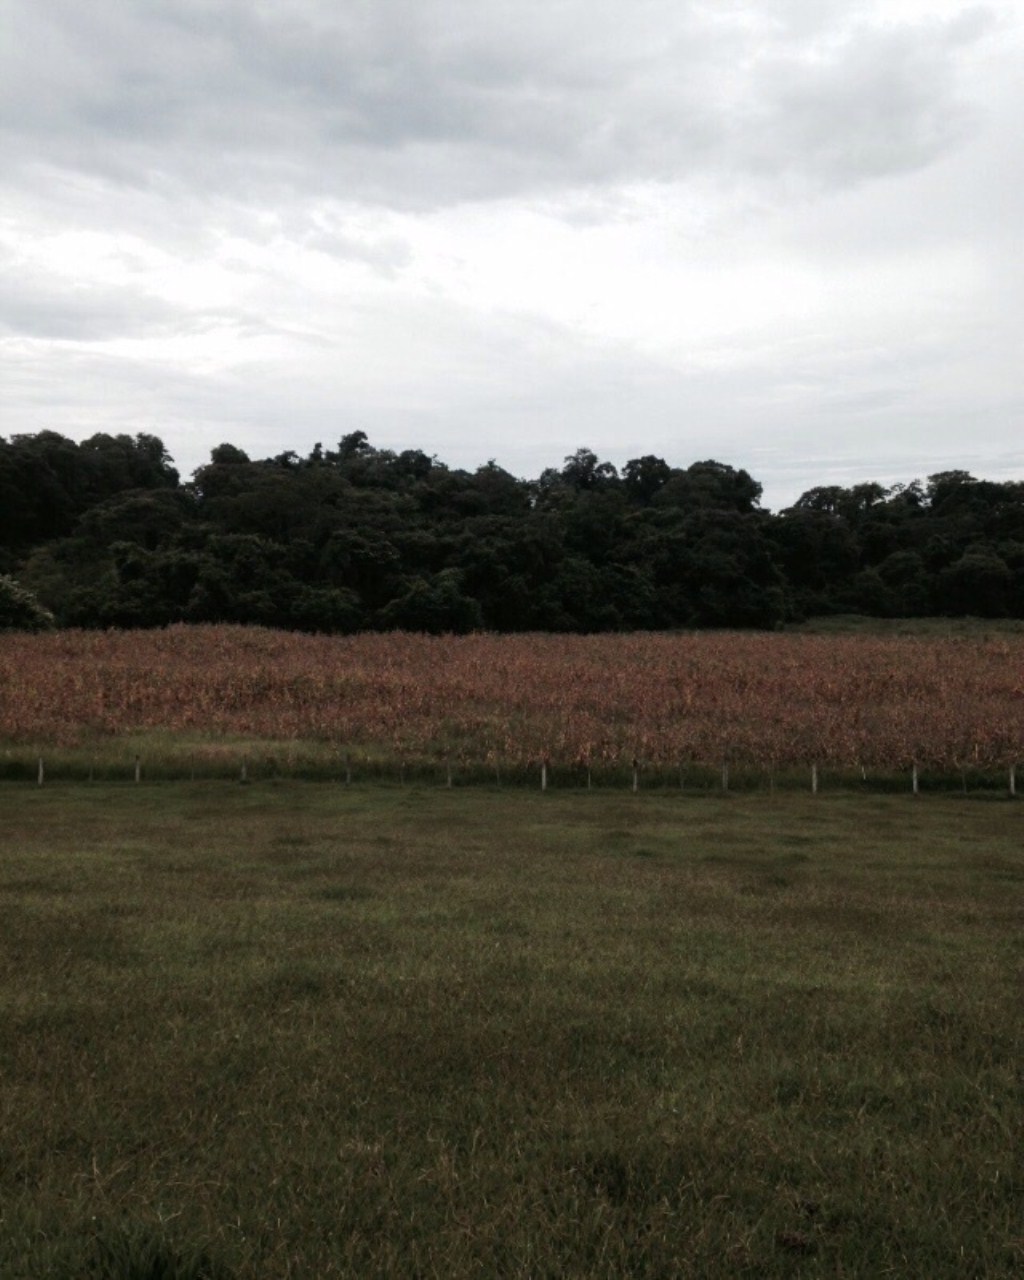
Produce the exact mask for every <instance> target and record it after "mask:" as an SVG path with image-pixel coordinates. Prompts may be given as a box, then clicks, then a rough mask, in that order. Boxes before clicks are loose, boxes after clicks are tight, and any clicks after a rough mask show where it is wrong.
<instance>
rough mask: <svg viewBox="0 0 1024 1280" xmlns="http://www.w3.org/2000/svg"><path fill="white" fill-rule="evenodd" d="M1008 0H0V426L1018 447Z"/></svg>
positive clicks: (772, 473) (1018, 90) (881, 473)
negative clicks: (980, 0)
mask: <svg viewBox="0 0 1024 1280" xmlns="http://www.w3.org/2000/svg"><path fill="white" fill-rule="evenodd" d="M1022 65H1024V4H1022V3H1020V0H1002V2H1001V3H998V4H996V3H992V4H984V3H982V4H974V3H962V2H961V0H877V2H876V0H756V2H755V0H89V2H88V3H82V0H0V435H2V436H5V437H7V438H10V437H11V436H13V435H19V434H28V433H34V432H37V431H42V430H55V431H59V432H61V433H63V434H65V435H67V436H70V437H72V438H74V439H76V440H81V439H84V438H87V437H88V436H90V435H92V434H94V433H95V432H99V431H103V432H108V433H111V434H116V433H119V432H127V433H129V434H132V435H134V434H136V433H137V432H147V433H151V434H155V435H158V436H160V438H161V439H162V440H163V441H164V443H165V445H166V446H167V449H168V451H169V452H170V454H171V455H172V457H173V458H174V460H175V463H176V465H177V466H178V468H179V470H180V471H181V473H182V475H183V477H187V476H188V475H190V474H191V473H192V472H193V471H194V470H195V469H196V468H197V467H199V466H201V465H202V464H203V463H204V462H206V461H208V459H209V454H210V450H211V449H213V448H214V447H215V446H217V445H218V444H220V443H222V442H230V443H232V444H234V445H236V446H238V447H239V448H242V449H244V450H246V452H248V453H249V454H250V456H252V457H269V456H273V455H276V454H278V453H281V452H284V451H286V450H294V451H296V452H297V453H300V454H304V453H308V452H309V451H310V450H311V449H312V448H313V446H314V444H316V443H317V442H320V443H322V444H323V445H324V447H325V448H331V447H333V446H334V445H335V444H336V442H337V441H338V440H339V439H340V437H341V436H342V435H345V434H347V433H348V432H351V431H355V430H363V431H366V432H367V434H368V435H369V437H370V441H371V443H372V444H374V445H376V446H377V447H380V448H389V449H396V450H401V449H412V448H416V449H422V450H423V451H424V452H426V453H428V454H433V455H436V456H437V457H438V459H439V460H441V461H442V462H445V463H447V464H448V465H449V466H453V467H455V466H458V467H467V468H470V469H473V468H475V467H477V466H479V465H482V464H483V463H485V462H487V461H489V460H492V459H493V460H494V461H496V462H497V463H498V464H499V465H501V466H503V467H505V468H506V469H507V470H509V471H511V472H513V473H514V474H515V475H519V476H526V477H533V476H537V475H539V473H540V472H541V470H543V469H544V468H545V467H549V466H560V465H561V464H562V460H563V459H564V458H565V457H566V456H567V455H569V454H571V453H573V452H575V451H576V450H577V449H579V448H581V447H587V448H590V449H592V450H593V451H594V452H595V453H597V454H598V455H599V456H600V457H601V458H602V459H603V460H608V461H611V462H613V463H615V464H616V465H619V466H621V465H622V464H623V463H624V462H626V461H627V460H628V459H630V458H635V457H640V456H643V455H645V454H655V455H657V456H659V457H663V458H665V460H666V461H668V462H669V463H670V464H671V465H673V466H688V465H689V464H690V463H691V462H694V461H697V460H701V459H706V458H714V459H717V460H718V461H720V462H725V463H728V464H731V465H732V466H735V467H743V468H745V469H746V470H748V471H749V472H750V473H751V474H752V475H753V476H754V477H755V479H757V480H759V481H760V482H761V484H762V485H763V487H764V497H763V505H764V506H765V507H768V508H771V509H773V510H778V509H780V508H782V507H784V506H787V505H789V504H790V503H791V502H793V501H794V500H795V499H796V498H797V497H798V496H799V495H800V494H801V493H802V492H804V491H806V490H807V489H809V488H811V487H813V486H815V485H820V484H843V485H849V484H855V483H858V482H860V481H865V480H872V481H878V482H880V483H883V484H891V483H895V482H899V481H904V482H905V481H910V480H912V479H915V478H924V477H926V476H927V475H930V474H933V473H935V472H938V471H943V470H950V469H953V468H962V469H965V470H968V471H971V472H972V473H973V474H975V475H977V476H979V477H985V478H989V479H996V480H1005V479H1024V443H1022V440H1024V432H1022V430H1021V428H1022V426H1024V414H1022V408H1024V378H1022V370H1024V253H1022V249H1024V129H1022V127H1021V121H1022V120H1024V76H1022V75H1021V70H1020V69H1021V66H1022Z"/></svg>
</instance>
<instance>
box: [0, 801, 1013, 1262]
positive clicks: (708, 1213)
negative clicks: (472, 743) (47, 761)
mask: <svg viewBox="0 0 1024 1280" xmlns="http://www.w3.org/2000/svg"><path fill="white" fill-rule="evenodd" d="M0 811H2V813H3V825H2V834H0V914H2V927H0V964H2V967H3V983H2V988H0V993H2V994H0V1001H2V1003H0V1009H2V1026H0V1274H2V1275H3V1276H4V1277H6V1278H10V1280H16V1278H18V1277H25V1278H28V1277H31V1278H32V1280H38V1278H39V1277H43V1276H45V1277H53V1278H55V1280H63V1278H65V1277H66V1278H67V1280H72V1278H74V1280H79V1278H83V1277H93V1276H98V1277H102V1276H109V1277H115V1276H116V1277H118V1278H119V1280H131V1278H132V1277H147V1278H148V1280H156V1278H157V1277H162V1280H199V1278H200V1277H211V1278H212V1277H217V1278H218V1280H227V1278H229V1277H230V1278H231V1280H243V1278H249V1277H254V1278H255V1277H259V1278H260V1280H284V1278H285V1277H301V1278H303V1280H310V1278H313V1280H320V1278H326V1277H335V1276H339V1277H341V1276H345V1277H360V1278H365V1277H370V1276H399V1277H462V1276H479V1277H481V1278H483V1277H504V1276H508V1277H513V1276H515V1277H523V1278H525V1277H531V1278H533V1277H552V1280H554V1278H556V1277H559V1278H560V1277H579V1278H580V1280H582V1278H583V1277H588V1278H589V1277H607V1278H609V1280H610V1278H612V1277H624V1276H630V1277H632V1276H638V1277H651V1278H653V1277H666V1278H668V1277H676V1276H696V1277H702V1278H703V1277H708V1278H713V1277H727V1276H728V1277H733V1276H743V1275H749V1276H760V1277H771V1276H870V1277H878V1276H884V1275H894V1276H899V1277H912V1276H921V1277H929V1280H937V1278H939V1277H944V1276H957V1277H980V1276H986V1277H999V1276H1007V1277H1009V1276H1016V1275H1019V1274H1021V1272H1022V1271H1024V1221H1022V1216H1024V1215H1022V1205H1024V1155H1022V1150H1024V1148H1022V1144H1021V1142H1020V1135H1021V1134H1022V1133H1024V1088H1022V1065H1021V1064H1022V1062H1024V1019H1022V1016H1021V1011H1022V983H1021V978H1022V971H1024V841H1022V831H1024V826H1022V824H1024V812H1022V810H1021V808H1020V806H1019V804H1018V803H1014V802H1011V801H1009V800H1006V799H1002V798H996V797H993V796H987V797H981V796H969V797H956V796H934V795H929V796H919V797H917V798H913V797H911V796H909V795H888V796H887V795H854V794H843V793H836V794H828V795H820V796H818V797H812V796H810V795H809V794H802V793H794V792H786V793H777V794H776V795H775V796H770V795H768V794H766V793H762V794H759V795H752V794H746V795H740V794H735V795H718V796H715V795H705V796H697V795H679V794H675V795H673V794H670V793H658V794H655V793H646V794H645V793H644V792H641V793H640V794H639V795H632V794H629V793H628V792H609V791H595V792H593V793H589V794H588V793H586V792H569V791H549V792H548V793H546V794H541V793H540V792H539V790H533V791H527V790H507V791H502V790H498V789H497V788H485V787H475V788H471V789H467V788H461V789H460V788H455V789H453V790H450V791H449V790H447V789H445V788H443V787H431V788H427V787H414V786H409V787H399V786H376V787H370V786H366V787H363V786H360V785H358V784H357V785H353V786H350V787H345V786H336V785H331V784H319V785H317V784H303V783H297V782H277V783H272V782H267V781H261V782H258V783H256V784H254V785H250V786H240V785H237V784H235V785H232V784H230V783H227V782H219V783H218V782H197V783H194V784H190V783H187V782H186V783H181V784H156V783H152V784H147V783H143V784H142V785H139V786H135V785H131V784H121V785H114V784H108V783H102V784H101V783H94V784H92V785H88V784H85V783H81V784H76V785H48V786H45V787H42V788H37V787H32V786H29V785H25V784H14V783H8V784H5V785H3V786H2V787H0Z"/></svg>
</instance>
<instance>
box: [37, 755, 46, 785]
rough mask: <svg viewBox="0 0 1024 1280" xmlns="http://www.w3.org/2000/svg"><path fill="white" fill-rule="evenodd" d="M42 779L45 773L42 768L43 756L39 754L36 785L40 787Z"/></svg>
mask: <svg viewBox="0 0 1024 1280" xmlns="http://www.w3.org/2000/svg"><path fill="white" fill-rule="evenodd" d="M44 779H45V773H44V770H43V757H42V756H40V757H39V772H38V773H37V774H36V786H38V787H41V786H42V785H43V781H44Z"/></svg>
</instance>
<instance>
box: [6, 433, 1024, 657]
mask: <svg viewBox="0 0 1024 1280" xmlns="http://www.w3.org/2000/svg"><path fill="white" fill-rule="evenodd" d="M760 498H761V486H760V485H759V484H758V483H757V482H756V481H755V480H754V479H753V478H752V477H751V476H750V475H749V474H748V473H747V472H746V471H744V470H737V469H735V468H733V467H731V466H728V465H726V464H724V463H721V462H715V461H705V462H695V463H693V464H692V465H690V466H688V467H684V468H679V467H673V466H670V465H669V464H668V463H667V462H665V461H664V460H663V459H661V458H657V457H653V456H646V457H641V458H636V459H633V460H632V461H630V462H627V463H626V465H625V466H624V467H623V468H622V469H621V471H620V470H618V469H616V468H615V467H614V466H612V465H611V464H610V463H608V462H602V461H600V459H599V458H598V457H597V456H596V455H595V454H594V453H593V452H591V451H590V450H589V449H580V450H578V451H577V452H576V453H575V454H573V455H572V456H570V457H568V458H566V459H565V461H564V464H563V465H562V466H561V467H560V468H549V469H548V470H545V471H544V472H542V473H541V475H540V476H539V477H538V478H537V479H535V480H523V479H519V478H517V477H515V476H513V475H510V474H509V473H508V472H507V471H505V470H503V469H502V468H501V467H499V466H497V465H496V464H495V463H493V462H490V463H488V464H487V465H486V466H482V467H480V468H478V469H477V470H475V471H463V470H458V469H452V468H449V467H447V466H446V465H445V464H444V463H442V462H439V461H438V460H437V459H436V458H434V457H431V456H430V455H428V454H425V453H422V452H421V451H419V450H416V449H413V450H407V451H404V452H399V453H396V452H392V451H391V450H387V449H377V448H375V447H374V446H373V445H372V444H371V443H370V442H369V440H368V439H367V436H366V434H365V433H364V432H362V431H355V432H352V433H351V434H349V435H346V436H344V437H343V438H342V439H341V440H340V441H339V442H338V445H337V447H336V448H334V449H324V448H323V447H322V446H321V445H317V446H316V447H315V448H314V449H313V451H312V452H311V453H310V454H309V455H308V456H306V457H301V456H299V455H298V454H295V453H291V452H289V453H282V454H280V455H279V456H277V457H274V458H267V459H262V460H258V461H253V460H251V459H250V458H249V457H247V455H246V454H245V453H243V452H242V450H240V449H237V448H235V447H234V446H233V445H230V444H223V445H220V446H218V448H216V449H214V450H213V452H212V454H211V457H210V462H209V463H208V464H207V465H206V466H203V467H200V468H199V470H198V471H196V472H195V474H194V475H193V477H192V478H191V480H189V481H187V482H182V480H181V478H180V476H179V475H178V472H177V471H176V470H175V469H174V467H173V465H172V460H171V459H170V458H169V456H168V454H167V451H166V449H165V448H164V445H163V443H162V441H161V440H159V439H158V438H157V437H156V436H152V435H137V436H134V437H130V436H127V435H118V436H110V435H95V436H93V437H92V438H91V439H88V440H85V441H83V442H82V443H80V444H79V443H75V442H73V441H71V440H68V439H66V438H65V437H63V436H60V435H58V434H56V433H54V432H42V433H40V434H37V435H21V436H14V437H12V438H11V439H10V440H4V439H3V438H0V625H7V626H12V625H15V626H41V625H46V624H47V623H49V622H50V621H51V620H52V621H53V622H55V623H56V624H57V625H59V626H64V627H156V626H163V625H166V624H168V623H172V622H181V621H186V622H239V623H258V624H262V625H265V626H273V627H286V628H294V629H301V630H308V631H340V632H351V631H358V630H364V629H375V630H386V629H393V628H403V629H409V630H419V631H429V632H447V631H454V632H466V631H472V630H477V629H488V630H494V631H524V630H543V631H583V632H587V631H607V630H617V629H629V630H644V629H661V628H672V627H744V628H752V627H753V628H770V627H776V626H779V625H781V624H783V623H786V622H791V621H797V620H800V619H802V618H805V617H808V616H812V615H823V614H830V613H849V612H855V613H864V614H869V615H874V616H879V617H914V616H924V615H931V614H945V615H951V616H956V615H964V614H974V615H978V616H981V617H990V618H996V617H1024V483H1021V482H1008V483H994V482H991V481H986V480H978V479H975V478H974V477H973V476H971V475H969V474H967V473H966V472H963V471H947V472H942V473H940V474H938V475H933V476H931V477H930V478H929V479H928V480H927V482H925V483H921V482H919V481H913V482H911V483H909V484H902V485H896V486H894V487H891V488H884V487H883V486H881V485H878V484H859V485H855V486H853V487H852V488H841V487H838V486H828V487H821V488H815V489H811V490H810V491H809V492H807V493H805V494H804V495H803V496H802V497H801V498H800V499H799V500H798V501H797V502H796V503H795V504H794V505H793V506H792V507H790V508H787V509H786V510H784V511H781V512H778V513H772V512H769V511H766V510H762V509H761V507H760Z"/></svg>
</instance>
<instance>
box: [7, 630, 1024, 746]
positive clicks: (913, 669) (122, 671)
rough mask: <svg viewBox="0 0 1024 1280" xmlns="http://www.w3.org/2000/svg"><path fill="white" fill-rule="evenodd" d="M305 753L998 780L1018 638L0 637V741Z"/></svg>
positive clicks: (1021, 652)
mask: <svg viewBox="0 0 1024 1280" xmlns="http://www.w3.org/2000/svg"><path fill="white" fill-rule="evenodd" d="M154 732H158V733H162V734H167V735H175V736H177V737H178V738H180V739H181V740H185V739H188V740H190V741H192V742H193V743H194V742H196V741H200V740H201V741H205V742H210V743H215V742H216V741H217V740H219V739H223V740H229V739H230V740H233V741H236V742H237V741H239V740H245V741H248V742H256V743H259V742H267V741H273V742H277V743H280V742H305V743H310V742H312V743H319V744H326V745H329V746H330V747H331V748H332V749H336V750H337V751H354V752H364V753H371V754H373V755H374V756H375V758H377V759H379V760H396V759H397V760H403V761H409V762H417V761H419V762H431V761H443V760H449V761H453V762H455V763H456V765H460V764H463V765H464V764H474V765H479V766H483V765H487V766H498V767H500V766H502V765H507V766H508V767H509V768H515V767H524V766H527V765H531V766H532V765H534V764H539V763H540V762H541V761H545V760H547V761H550V762H552V765H553V766H554V765H564V766H569V765H573V766H577V767H581V766H591V765H592V766H594V767H595V768H597V769H599V768H601V767H612V766H622V765H628V763H629V762H630V761H632V760H633V759H634V758H636V759H638V760H639V761H640V762H641V763H642V764H643V765H644V766H645V767H646V766H659V767H662V768H675V767H680V766H684V765H689V764H698V765H699V764H703V765H707V766H716V767H717V766H719V765H721V764H722V763H723V762H731V763H734V764H736V765H737V766H742V765H748V766H753V767H757V768H759V769H765V768H767V769H775V768H779V769H784V768H787V767H795V766H798V765H799V766H803V765H805V764H808V763H814V764H816V765H820V766H821V767H823V768H835V769H850V770H853V769H874V770H879V769H883V770H903V769H907V768H909V767H910V766H911V765H912V764H920V765H921V766H922V768H931V769H936V770H946V771H957V770H959V771H964V770H967V769H985V768H988V769H996V768H998V769H1000V770H1003V769H1006V768H1007V767H1009V766H1012V765H1013V764H1014V763H1015V762H1016V761H1018V760H1019V759H1020V758H1021V757H1022V754H1024V635H1020V634H996V635H990V636H985V635H978V636H922V635H908V636H877V635H875V636H865V635H806V634H746V633H744V634H740V633H699V634H663V633H662V634H630V635H603V636H557V635H516V636H495V635H472V636H463V637H455V636H448V637H429V636H423V635H410V634H403V633H391V634H387V635H380V634H363V635H356V636H345V637H328V636H309V635H298V634H293V633H284V632H275V631H268V630H262V629H258V628H242V627H227V626H219V627H171V628H168V629H166V630H162V631H145V632H108V633H100V632H75V631H69V632H57V633H50V634H45V635H39V636H30V635H17V634H8V635H4V636H0V741H2V743H3V744H4V745H5V747H7V748H8V750H10V749H18V748H19V747H21V748H31V749H35V748H36V747H38V746H41V745H43V744H47V745H50V746H53V747H58V748H70V749H78V748H82V747H85V746H89V745H95V744H97V743H102V742H104V741H107V742H109V741H110V740H111V739H113V738H118V739H121V738H123V737H124V736H125V735H139V734H147V733H150V734H151V733H154Z"/></svg>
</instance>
